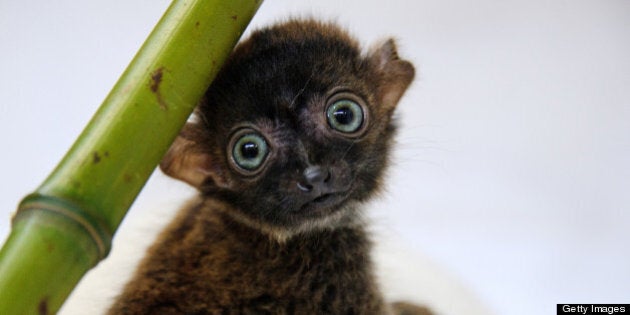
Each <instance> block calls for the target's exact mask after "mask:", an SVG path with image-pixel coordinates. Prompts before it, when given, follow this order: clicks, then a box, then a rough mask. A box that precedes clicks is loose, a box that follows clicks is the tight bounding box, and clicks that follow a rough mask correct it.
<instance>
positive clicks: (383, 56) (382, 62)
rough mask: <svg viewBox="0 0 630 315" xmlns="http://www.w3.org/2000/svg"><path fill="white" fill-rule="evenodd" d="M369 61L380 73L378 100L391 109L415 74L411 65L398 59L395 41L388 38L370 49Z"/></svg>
mask: <svg viewBox="0 0 630 315" xmlns="http://www.w3.org/2000/svg"><path fill="white" fill-rule="evenodd" d="M368 58H369V60H370V63H371V64H372V66H373V67H375V69H376V70H377V72H378V73H379V74H380V75H381V84H380V86H379V91H378V96H379V101H380V102H381V104H382V105H383V106H385V107H386V108H387V109H389V110H393V109H394V108H395V107H396V105H397V104H398V101H399V100H400V98H401V97H402V96H403V94H404V93H405V91H406V90H407V87H409V84H411V81H413V78H414V76H415V69H414V67H413V65H412V64H411V63H410V62H409V61H406V60H402V59H400V57H399V56H398V52H397V50H396V43H395V42H394V40H393V39H391V38H390V39H388V40H386V41H385V42H384V43H382V44H380V45H378V46H377V47H376V48H374V49H372V51H371V52H370V53H369V56H368Z"/></svg>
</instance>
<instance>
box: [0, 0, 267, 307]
mask: <svg viewBox="0 0 630 315" xmlns="http://www.w3.org/2000/svg"><path fill="white" fill-rule="evenodd" d="M261 3H262V0H254V1H251V0H223V1H222V0H181V1H180V0H175V1H173V3H172V4H171V6H170V7H169V9H168V10H167V11H166V13H165V14H164V16H163V17H162V19H161V20H160V22H159V23H158V24H157V26H156V27H155V29H154V30H153V32H152V33H151V35H150V36H149V37H148V39H147V40H146V42H145V43H144V45H143V46H142V48H141V49H140V51H139V52H138V54H137V55H136V56H135V57H134V59H133V60H132V62H131V64H130V65H129V66H128V68H127V69H126V70H125V72H124V73H123V75H122V76H121V78H120V79H119V81H118V82H117V83H116V85H115V86H114V88H113V89H112V91H111V92H110V94H109V95H108V96H107V98H106V99H105V101H104V102H103V104H102V105H101V107H100V108H99V110H98V111H97V112H96V114H95V115H94V117H93V118H92V120H91V121H90V123H89V124H88V125H87V127H86V128H85V129H84V131H83V132H82V134H81V135H80V136H79V138H78V139H77V140H76V142H75V143H74V145H73V146H72V148H71V149H70V150H69V151H68V153H67V154H66V156H65V157H64V158H63V160H62V161H61V162H60V163H59V165H58V166H57V168H56V169H55V170H54V171H53V172H52V173H51V175H50V176H49V177H48V178H47V179H46V180H45V181H44V182H43V184H42V185H41V186H40V187H39V188H38V189H37V190H36V191H35V192H34V193H33V194H31V195H29V196H27V197H26V198H24V200H23V201H22V202H21V203H20V206H19V208H18V212H17V214H16V215H15V217H14V218H13V225H12V230H11V234H10V235H9V238H8V239H7V241H6V243H5V244H4V246H3V248H2V250H1V251H0V314H3V315H4V314H11V315H19V314H53V313H55V312H56V311H57V310H58V309H59V308H60V307H61V305H62V304H63V301H64V300H65V299H66V297H67V296H68V295H69V294H70V292H71V291H72V289H73V288H74V287H75V285H76V284H77V283H78V281H79V280H80V279H81V277H82V276H83V275H84V274H85V272H87V270H89V269H90V268H92V267H93V266H95V265H96V264H97V263H98V262H99V261H100V260H101V259H103V258H104V257H106V256H107V254H108V252H109V249H110V246H111V239H112V235H113V233H114V232H115V231H116V229H117V228H118V225H119V224H120V222H121V221H122V219H123V217H124V216H125V214H126V213H127V210H128V208H129V207H130V206H131V204H132V202H133V201H134V199H135V198H136V196H137V194H138V193H139V192H140V190H141V189H142V186H143V185H144V183H145V182H146V181H147V179H148V178H149V176H150V174H151V173H152V171H153V170H154V169H155V166H156V165H157V163H158V162H159V160H160V159H161V157H162V155H163V154H164V153H165V152H166V150H167V149H168V147H169V145H170V143H171V142H172V141H173V140H174V139H175V137H176V136H177V133H178V132H179V129H180V128H181V127H182V126H183V124H184V123H185V121H186V119H187V117H188V116H189V115H190V113H191V112H192V110H193V108H194V106H195V105H196V103H197V102H198V100H199V99H200V98H201V96H202V95H203V93H204V92H205V90H206V88H207V87H208V85H209V84H210V82H211V81H212V79H213V78H214V76H215V75H216V73H217V71H218V70H219V69H220V67H221V65H222V64H223V62H224V61H225V59H226V58H227V56H228V55H229V53H230V51H231V50H232V48H233V47H234V45H235V44H236V41H237V40H238V38H239V37H240V35H241V34H242V32H243V30H244V29H245V27H246V26H247V24H248V23H249V21H250V20H251V18H252V17H253V15H254V13H255V12H256V10H257V9H258V7H259V6H260V4H261Z"/></svg>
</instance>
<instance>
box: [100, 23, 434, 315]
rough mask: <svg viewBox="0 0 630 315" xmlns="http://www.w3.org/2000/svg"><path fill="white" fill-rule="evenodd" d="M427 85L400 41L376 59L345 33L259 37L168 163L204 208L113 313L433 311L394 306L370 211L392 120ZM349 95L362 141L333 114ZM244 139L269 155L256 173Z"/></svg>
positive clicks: (322, 29)
mask: <svg viewBox="0 0 630 315" xmlns="http://www.w3.org/2000/svg"><path fill="white" fill-rule="evenodd" d="M413 75H414V69H413V66H412V65H411V64H410V63H409V62H407V61H404V60H401V59H400V58H399V57H398V54H397V53H396V48H395V44H394V42H393V41H392V40H389V41H386V42H384V43H383V44H382V45H380V46H378V47H376V48H375V49H373V50H372V51H370V52H369V53H368V55H367V56H362V55H361V50H360V48H359V45H358V43H357V42H356V41H355V40H354V39H352V38H351V37H350V36H349V35H348V34H347V33H346V32H344V31H342V30H341V29H339V28H338V27H336V26H335V25H332V24H326V23H321V22H316V21H312V20H307V21H299V20H293V21H289V22H286V23H281V24H278V25H275V26H272V27H270V28H267V29H263V30H260V31H257V32H254V33H253V34H252V36H251V37H250V38H249V39H247V40H245V41H244V42H242V43H241V44H239V45H238V46H237V48H236V49H235V51H234V53H233V54H232V55H231V57H230V59H229V60H228V62H227V63H226V65H225V66H224V68H223V69H222V70H221V73H220V74H219V75H218V76H217V78H216V80H215V82H214V83H213V84H212V86H210V88H209V89H208V92H207V93H206V96H205V98H204V99H203V100H202V101H201V103H200V105H199V106H198V109H197V111H196V114H197V117H198V121H196V122H191V123H189V124H188V125H187V126H186V127H185V128H184V130H183V131H182V133H181V135H180V137H179V138H178V139H177V140H176V141H175V143H174V144H173V146H172V147H171V149H170V150H169V152H168V153H167V154H166V156H165V157H164V160H163V161H162V164H161V167H162V169H163V170H164V172H165V173H166V174H168V175H170V176H172V177H174V178H177V179H180V180H183V181H185V182H188V183H189V184H191V185H193V186H195V187H196V188H197V189H199V191H200V193H201V195H200V198H199V200H197V201H196V202H194V203H191V204H189V205H188V206H186V207H184V208H183V209H182V210H181V212H180V214H179V216H178V217H177V219H176V220H175V221H174V222H172V223H171V225H170V226H169V227H168V228H167V229H166V230H165V231H164V232H163V233H162V235H161V237H160V238H159V239H158V240H157V242H156V243H155V244H154V245H153V247H152V248H151V250H150V251H149V252H148V254H147V257H146V258H145V260H144V261H143V262H142V263H141V265H140V266H139V268H138V271H137V273H136V275H135V277H134V279H133V280H132V281H131V282H130V283H129V284H128V285H127V287H126V288H125V290H124V292H123V293H122V295H121V296H120V297H119V298H118V300H117V301H116V302H115V304H114V305H113V307H112V309H111V310H110V312H109V314H117V315H118V314H389V313H390V312H394V313H395V314H427V313H426V312H425V311H426V309H424V308H420V307H416V306H413V305H411V304H404V303H402V304H401V303H399V304H394V305H392V306H390V305H388V304H386V303H384V301H383V298H382V296H381V293H380V292H379V290H378V287H377V284H376V283H375V280H374V277H373V275H372V263H371V261H370V258H369V255H370V242H369V240H368V236H367V235H366V232H365V228H364V223H363V222H362V220H361V210H360V204H361V203H362V202H364V201H367V200H369V199H370V197H372V196H373V195H374V194H375V193H377V192H378V191H379V188H380V186H381V181H382V177H383V172H384V170H385V168H386V165H387V160H388V153H389V147H390V144H391V142H392V141H391V138H392V137H393V135H394V131H395V124H394V123H393V121H392V114H393V111H394V109H395V107H396V105H397V103H398V101H399V99H400V97H401V96H402V95H403V93H404V91H405V90H406V89H407V87H408V85H409V84H410V82H411V80H412V78H413ZM339 98H342V99H344V100H345V99H349V100H353V102H354V103H355V105H357V106H358V108H360V109H361V112H362V113H363V114H362V115H363V116H361V115H359V116H357V115H356V114H353V116H352V117H360V116H361V117H362V120H361V124H360V125H358V126H359V127H357V128H356V129H353V131H352V132H346V131H343V132H342V131H340V130H338V129H335V128H333V125H332V122H331V118H330V117H329V116H327V114H326V111H327V109H328V108H329V106H330V104H331V103H333V102H335V100H336V99H339ZM243 130H245V131H244V132H243ZM242 134H254V135H257V136H258V137H260V139H263V141H264V143H266V145H268V147H269V153H268V154H267V155H265V156H264V158H263V159H262V162H261V163H259V164H256V166H255V167H252V168H250V169H245V168H242V166H239V165H240V164H238V162H236V160H235V159H236V157H235V156H234V154H236V153H234V152H237V151H235V150H237V148H238V149H241V147H237V148H236V147H235V143H238V141H237V140H238V139H240V138H239V137H241V135H242ZM257 148H261V147H260V146H257ZM233 150H234V151H233ZM239 152H241V151H239ZM256 152H259V151H256ZM265 152H266V151H265ZM309 172H310V173H309ZM309 174H311V175H309ZM313 174H315V175H313ZM309 176H310V177H309Z"/></svg>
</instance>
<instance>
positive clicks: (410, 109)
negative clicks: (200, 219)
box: [0, 0, 630, 314]
mask: <svg viewBox="0 0 630 315" xmlns="http://www.w3.org/2000/svg"><path fill="white" fill-rule="evenodd" d="M167 5H168V2H167V1H164V0H159V1H158V0H150V1H149V0H125V1H122V0H119V1H89V2H77V1H68V0H64V1H8V0H0V148H2V157H1V161H2V163H0V174H1V180H0V239H2V238H4V237H5V236H6V234H8V231H9V219H10V215H11V213H12V212H13V211H14V209H15V208H16V205H17V203H18V202H19V200H20V199H21V197H23V196H24V195H26V194H27V193H29V192H30V191H32V190H34V189H35V188H36V187H37V185H38V184H39V183H41V182H42V180H43V179H44V178H45V176H46V175H47V174H48V173H49V172H50V171H51V170H52V169H53V167H54V166H55V165H56V163H57V162H58V161H59V160H60V158H61V157H62V156H63V154H64V152H65V151H66V150H67V149H68V148H69V146H70V145H71V144H72V142H73V141H74V139H75V138H76V136H77V135H78V133H79V132H80V131H81V130H82V128H83V127H84V125H85V124H86V122H87V121H88V120H89V118H90V117H91V115H92V114H93V113H94V111H95V110H96V108H97V107H98V105H100V103H101V101H102V100H103V99H104V98H105V96H106V95H107V93H108V92H109V89H110V88H111V87H112V86H113V85H114V83H115V81H116V80H117V78H118V76H119V75H120V74H121V73H122V71H123V70H124V68H125V67H126V65H127V64H128V62H129V61H130V60H131V58H132V57H133V55H134V53H135V52H136V51H137V49H138V48H139V46H140V45H141V44H142V42H143V41H144V39H145V38H146V36H147V35H148V33H149V32H150V30H151V29H152V27H153V26H154V25H155V23H156V22H157V20H158V19H159V17H160V16H161V14H162V13H163V12H164V10H165V9H166V7H167ZM289 14H293V15H295V14H298V15H306V14H309V15H313V16H317V17H320V16H321V17H325V18H332V19H335V20H337V21H338V22H339V23H340V24H342V25H344V26H346V27H347V28H348V29H349V30H351V32H353V33H354V34H356V35H357V37H359V38H360V40H361V42H363V43H366V44H369V43H373V42H375V41H376V40H378V39H381V38H384V37H386V36H394V37H395V38H396V39H397V40H398V42H399V46H400V55H401V56H403V57H404V58H408V59H410V60H411V61H413V62H414V64H415V65H416V67H417V70H418V78H417V80H416V82H415V83H414V85H413V86H412V87H411V89H410V91H409V93H408V94H407V95H406V97H405V98H404V99H403V101H402V103H401V104H400V106H399V111H398V114H399V118H400V123H401V133H400V135H399V141H398V142H399V143H398V146H397V150H396V154H395V160H394V163H393V167H392V170H391V173H390V175H391V176H390V178H389V192H388V193H387V194H386V197H384V198H383V199H382V200H380V201H378V202H376V203H375V204H374V207H373V209H372V213H373V216H374V217H375V220H376V221H377V222H376V224H377V226H380V229H382V230H386V231H388V233H390V234H395V237H396V238H397V239H398V242H399V243H400V244H402V245H401V246H403V247H404V248H406V249H407V250H408V251H409V252H411V253H413V254H414V255H417V256H418V257H424V258H423V259H425V260H428V261H430V262H431V263H432V264H434V266H437V268H438V269H439V270H442V271H443V272H444V274H446V275H448V277H450V278H448V277H447V278H445V279H446V280H444V281H457V282H458V283H461V284H463V285H464V286H465V287H467V288H468V289H470V292H471V295H472V296H473V297H474V299H476V300H478V301H479V303H481V304H484V305H486V306H487V307H488V308H489V309H491V310H493V311H494V312H496V313H497V314H554V313H555V310H554V309H555V304H556V303H567V302H570V303H630V268H629V267H628V266H630V251H629V250H628V248H629V247H628V241H629V240H630V1H627V0H618V1H613V0H590V1H589V0H572V1H569V0H555V1H544V0H529V1H513V0H507V1H505V0H503V1H499V0H495V1H490V0H481V1H464V0H454V1H442V0H419V1H398V0H389V1H358V0H357V1H339V0H335V1H296V0H293V1H291V0H282V1H280V0H267V2H265V3H264V4H263V5H262V7H261V9H260V11H259V13H258V15H257V16H256V17H255V19H254V21H253V22H252V23H253V26H258V25H264V24H268V23H270V22H272V21H276V20H278V19H282V18H284V17H287V16H288V15H289ZM182 193H183V194H189V193H190V192H189V191H188V190H187V189H186V188H185V187H184V186H182V185H179V184H177V183H174V182H172V181H169V180H166V179H165V178H164V177H163V176H162V175H161V174H157V173H156V174H155V175H154V176H153V177H152V179H151V180H150V181H149V183H148V184H147V187H146V190H145V191H144V192H143V194H141V196H140V198H139V199H138V201H137V203H136V204H135V205H134V207H133V208H132V210H131V211H132V212H131V213H132V214H130V217H132V216H133V213H134V209H138V208H147V205H151V206H155V205H163V204H169V207H171V203H172V200H173V199H174V198H175V199H177V198H179V195H181V194H182ZM174 207H175V208H176V206H174ZM136 211H138V213H142V215H143V216H145V215H146V216H148V217H150V216H151V211H150V210H149V211H146V210H145V211H144V212H142V211H140V210H136ZM168 211H171V209H170V208H168ZM123 227H124V225H123ZM115 248H116V247H115ZM453 279H455V280H453ZM438 282H439V281H438ZM426 285H427V286H429V288H428V289H427V288H423V289H418V290H419V291H429V292H430V291H431V288H430V286H431V285H432V284H431V283H427V284H426ZM422 286H423V284H422V283H418V288H420V287H422ZM458 294H460V293H453V295H452V296H451V299H450V302H446V303H447V304H448V303H451V304H457V303H458V299H460V297H459V296H458ZM462 298H463V297H462ZM447 300H448V299H447ZM436 303H438V302H436ZM440 303H445V302H440ZM438 304H439V303H438ZM440 307H441V308H440ZM438 309H442V310H446V311H444V312H445V313H446V312H448V309H449V308H448V307H447V306H439V305H438ZM471 313H472V311H471ZM460 314H466V312H465V311H464V312H460Z"/></svg>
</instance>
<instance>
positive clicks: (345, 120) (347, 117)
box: [333, 107, 354, 125]
mask: <svg viewBox="0 0 630 315" xmlns="http://www.w3.org/2000/svg"><path fill="white" fill-rule="evenodd" d="M333 116H334V117H335V120H336V121H337V122H338V123H340V124H342V125H348V124H350V123H351V122H352V120H353V119H354V114H353V113H352V110H350V109H349V108H347V107H343V108H339V109H337V110H336V111H335V112H334V113H333Z"/></svg>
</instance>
